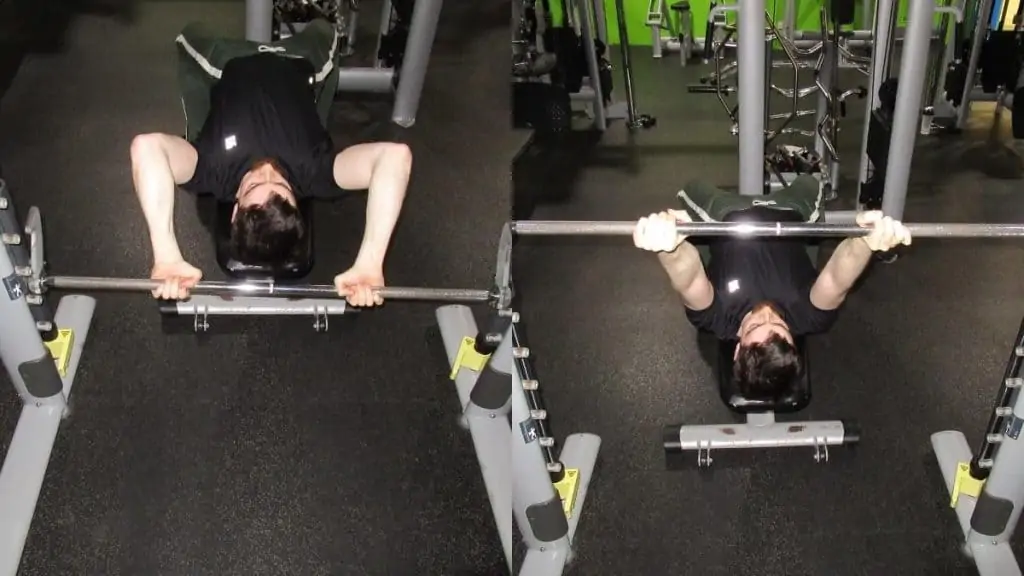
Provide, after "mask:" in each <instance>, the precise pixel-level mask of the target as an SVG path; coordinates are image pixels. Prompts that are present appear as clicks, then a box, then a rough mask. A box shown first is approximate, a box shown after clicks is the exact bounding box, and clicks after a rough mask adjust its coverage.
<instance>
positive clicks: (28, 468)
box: [0, 180, 585, 576]
mask: <svg viewBox="0 0 1024 576" xmlns="http://www.w3.org/2000/svg"><path fill="white" fill-rule="evenodd" d="M25 223H26V226H24V227H22V226H21V224H20V221H19V219H18V218H17V215H16V214H15V211H14V201H13V199H12V198H11V195H10V193H9V191H8V190H7V187H6V184H5V183H4V182H3V181H2V180H0V240H2V245H3V249H0V281H2V289H0V363H2V364H3V366H4V368H5V370H6V372H7V374H8V376H9V377H10V379H11V382H12V383H13V384H14V388H15V390H16V391H17V393H18V396H19V398H21V400H22V411H21V415H20V417H19V419H18V424H17V427H16V428H15V431H14V435H13V437H12V438H11V441H10V445H9V447H8V450H7V455H6V458H5V459H4V462H3V466H2V468H0V576H15V574H17V572H18V565H19V564H20V561H21V555H22V551H23V550H24V546H25V541H26V539H27V537H28V533H29V529H30V526H31V523H32V518H33V516H34V514H35V507H36V503H37V502H38V499H39V493H40V491H41V490H42V485H43V480H44V478H45V474H46V468H47V466H48V464H49V460H50V454H51V453H52V451H53V445H54V442H55V440H56V437H57V431H58V429H59V427H60V422H61V420H62V419H63V418H64V416H65V415H67V412H68V400H69V397H70V394H71V388H72V385H73V384H74V380H75V375H76V374H77V370H78V365H79V362H80V360H81V358H82V352H83V349H84V347H85V342H86V339H87V337H88V335H89V328H90V325H91V323H92V318H93V313H94V311H95V307H96V301H95V300H94V299H93V298H90V297H87V296H78V295H70V296H64V297H63V298H61V300H60V304H59V305H58V307H57V311H56V313H55V314H51V313H50V310H49V308H48V307H47V305H46V298H45V296H46V293H45V290H44V288H45V287H46V286H47V285H52V286H55V287H58V286H59V287H64V288H71V287H74V286H77V287H79V288H82V289H86V290H129V291H148V290H150V289H151V288H152V287H153V285H154V282H153V281H151V280H131V279H113V278H89V277H72V276H51V277H46V276H44V275H43V274H42V272H43V252H42V248H43V237H42V234H41V218H40V216H39V211H38V210H37V209H35V208H31V209H30V210H29V211H28V217H27V218H26V222H25ZM511 247H512V234H511V229H510V226H509V225H506V226H505V228H504V230H503V233H502V237H501V241H500V242H499V250H498V258H497V261H498V264H497V269H498V271H497V273H496V274H495V278H494V281H495V287H494V289H493V291H486V290H484V291H478V290H454V291H451V290H434V289H429V288H412V289H409V288H389V289H386V290H393V292H391V293H388V292H387V291H386V290H385V294H386V295H390V296H392V297H396V298H397V299H412V300H427V301H441V302H471V303H475V302H488V303H489V304H490V308H489V313H488V319H487V324H486V327H485V328H484V329H483V330H478V329H477V325H476V322H475V320H474V318H473V313H472V311H471V310H470V309H469V308H468V307H466V306H462V305H453V306H445V307H442V308H440V309H438V311H437V320H438V323H439V325H440V329H441V333H442V335H443V337H444V341H445V348H446V349H447V350H448V356H449V363H450V365H451V367H452V370H451V371H450V375H451V378H452V379H453V380H455V384H456V389H457V390H458V395H459V398H460V400H461V406H462V417H463V420H462V421H463V423H464V424H465V425H466V427H467V428H468V429H469V431H470V433H471V435H472V437H473V445H474V448H475V450H476V455H477V459H478V461H479V463H480V468H481V472H482V474H483V477H484V482H485V484H486V486H487V493H488V496H489V498H490V502H491V508H492V512H493V514H494V518H495V522H496V524H497V528H498V532H499V534H500V535H501V539H502V544H503V546H504V549H505V551H506V555H507V556H508V562H509V566H511V543H512V516H513V515H512V507H511V505H510V503H511V502H512V501H513V496H512V487H511V485H510V481H511V471H510V468H509V466H510V463H512V462H513V458H512V442H510V435H511V431H510V429H509V424H508V414H509V411H510V410H509V407H510V405H511V404H512V400H511V398H510V396H511V394H510V391H511V380H512V377H511V374H510V373H511V371H512V350H513V348H514V346H513V336H512V328H511V325H512V320H513V314H512V312H511V310H510V305H511V301H512V288H511V286H512V285H511V280H510V278H509V260H510V258H511ZM197 289H198V290H199V291H203V290H206V291H208V292H211V293H214V294H223V293H228V294H236V295H237V294H240V293H242V294H251V293H252V292H253V291H255V292H256V293H260V294H265V295H267V297H268V299H274V298H277V299H278V300H280V301H284V299H287V298H293V297H300V298H301V297H304V296H310V295H313V296H324V297H326V296H327V294H328V293H329V292H330V291H332V290H333V287H329V286H293V285H276V286H275V285H269V286H268V285H260V284H259V283H249V284H246V283H241V284H230V283H216V282H210V283H200V284H199V286H198V287H197ZM247 297H248V296H238V297H236V298H235V299H240V300H244V299H245V298H247ZM285 313H294V312H285ZM515 413H516V414H518V412H515ZM531 417H532V415H531ZM517 422H524V420H519V419H517ZM515 438H517V436H515V435H512V439H515ZM521 468H523V467H520V466H516V467H515V468H514V469H515V470H517V471H519V470H520V469H521ZM580 485H582V482H581V483H580ZM583 491H585V486H583V487H582V488H580V492H581V493H582V492H583ZM580 499H581V500H582V497H580ZM544 527H549V525H543V526H542V528H544ZM548 534H550V533H549V532H545V533H544V535H548ZM538 574H539V573H538Z"/></svg>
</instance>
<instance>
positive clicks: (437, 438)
mask: <svg viewBox="0 0 1024 576" xmlns="http://www.w3.org/2000/svg"><path fill="white" fill-rule="evenodd" d="M375 6H379V4H378V3H372V4H371V3H369V2H364V9H365V12H364V14H365V17H364V19H363V29H364V31H367V33H368V34H369V31H371V30H373V29H374V26H375V23H376V21H377V19H378V16H377V15H378V14H379V12H380V11H379V9H376V8H375ZM509 10H510V8H509V4H508V2H502V1H500V0H499V1H488V2H474V3H465V4H463V3H458V2H449V3H447V5H446V6H445V7H444V10H443V12H442V16H441V24H440V28H439V31H438V36H437V41H436V44H435V46H434V51H433V59H432V61H431V63H430V71H429V76H428V78H427V82H426V86H425V89H424V93H423V100H422V106H421V108H420V111H419V116H418V121H417V123H416V126H415V127H414V128H412V129H410V130H401V129H397V128H395V127H393V126H391V125H390V123H389V122H388V121H387V118H388V117H389V112H390V105H389V102H387V101H379V100H377V99H366V98H357V97H355V96H347V97H342V99H341V100H340V101H339V103H338V105H337V106H336V111H335V114H334V116H333V118H332V133H333V134H334V135H335V138H336V140H337V144H339V145H347V144H353V143H357V142H362V141H370V140H375V139H397V140H400V141H404V142H407V143H408V144H409V145H410V146H411V147H412V149H413V153H414V156H415V168H414V172H413V176H412V184H411V187H410V190H409V194H408V199H407V203H406V208H405V211H404V215H403V218H402V221H401V223H400V225H399V228H398V230H397V232H396V234H395V238H394V243H393V245H392V246H393V247H392V249H391V252H390V254H389V257H388V261H387V269H386V276H387V277H388V280H389V282H390V283H391V284H392V285H395V286H438V287H445V286H454V287H480V288H488V287H490V286H491V285H492V283H493V275H494V260H495V255H496V251H497V244H498V237H499V233H500V229H501V224H502V223H503V222H504V221H505V220H506V219H507V216H508V210H509V202H510V199H509V196H510V195H509V186H510V184H509V162H510V159H511V158H512V156H513V155H514V154H515V152H516V150H518V149H519V147H520V146H521V145H522V143H523V140H524V137H523V135H521V134H515V133H513V132H512V131H511V129H510V127H509V123H508V116H507V112H506V110H507V106H508V101H507V94H508V92H507V78H506V76H505V69H504V68H501V67H496V66H494V63H495V62H498V61H501V60H500V59H501V58H503V57H504V58H507V42H508V22H509ZM0 15H2V16H3V17H2V18H0V22H3V24H2V25H0V30H2V32H0V34H2V35H0V38H2V39H3V42H2V43H0V60H2V62H3V64H2V68H0V79H2V80H3V86H5V87H8V86H9V89H7V90H6V95H5V96H4V97H3V100H2V110H0V123H2V126H3V130H2V133H3V138H2V140H0V160H2V164H3V169H4V177H5V178H6V179H7V181H8V183H9V184H10V186H11V187H12V190H13V191H14V193H15V194H16V196H17V198H18V202H19V207H20V211H21V212H22V214H24V212H25V211H27V209H28V206H29V205H37V206H39V207H40V208H41V210H42V213H43V215H44V220H45V222H46V231H47V234H48V236H46V246H47V248H48V256H49V264H50V269H51V270H53V271H60V273H67V274H81V275H112V276H129V277H140V276H144V275H146V274H147V273H148V266H149V264H150V262H149V258H150V257H151V256H150V254H149V252H150V250H149V247H148V241H147V235H146V230H145V225H144V222H143V218H142V213H141V211H140V210H139V207H138V202H137V201H136V200H135V199H134V197H133V192H132V185H131V176H130V168H129V161H128V145H129V143H130V141H131V138H132V136H133V135H135V134H136V133H140V132H146V131H165V132H170V133H179V132H180V131H181V130H182V129H183V118H182V114H181V108H180V104H179V101H178V95H177V92H176V90H177V87H176V61H175V58H176V55H175V49H174V44H173V40H174V37H175V35H176V34H177V33H178V31H179V30H180V29H181V28H182V27H183V26H184V25H185V24H186V23H187V22H189V21H192V20H205V21H206V22H208V23H209V24H210V25H211V26H214V27H216V28H217V29H222V30H223V31H224V33H225V34H231V35H235V34H237V35H241V33H242V26H243V21H244V20H243V4H242V3H241V2H213V1H203V2H198V1H197V2H145V3H139V4H134V5H131V4H129V3H127V2H119V1H114V2H107V3H106V5H105V6H104V5H99V4H98V3H85V2H41V3H33V2H31V0H25V1H24V2H13V1H9V2H5V3H3V5H0ZM361 40H362V44H361V47H362V49H363V50H364V51H366V50H370V51H371V52H372V50H373V45H374V39H373V38H372V37H369V36H367V37H366V38H361ZM19 66H20V68H19ZM15 71H16V75H15V74H14V73H15ZM12 77H13V81H12ZM193 204H194V203H192V202H190V201H179V202H178V214H177V217H176V222H177V223H178V230H179V233H178V238H179V240H180V242H181V244H182V248H183V250H184V252H185V253H186V254H187V255H190V256H191V257H192V258H193V259H194V260H195V262H196V263H197V264H198V265H200V267H201V268H203V270H204V271H205V272H206V274H207V276H208V277H210V278H222V277H223V275H222V274H221V272H220V270H218V269H217V267H216V264H215V260H214V256H213V250H212V248H213V242H212V240H211V238H210V236H209V233H208V231H207V230H206V229H205V228H204V227H203V225H202V224H201V222H200V218H199V217H198V216H197V214H196V209H195V206H194V205H193ZM364 204H365V202H364V200H363V199H361V198H355V199H352V200H348V201H345V202H342V203H339V204H337V205H330V204H321V205H318V206H317V214H316V223H315V226H316V229H317V240H316V242H317V248H316V250H317V252H316V258H317V266H316V269H315V270H314V272H313V275H312V276H311V277H310V279H309V280H310V281H311V282H313V283H327V282H330V280H331V278H332V277H333V275H334V274H335V273H337V272H340V271H341V270H343V269H345V268H346V267H347V266H348V265H349V264H350V263H351V261H352V258H353V257H354V255H355V252H356V249H357V247H358V243H359V238H360V236H361V234H362V229H363V213H364ZM98 301H99V304H98V308H97V311H96V318H95V321H94V325H93V328H92V332H91V333H90V335H89V341H88V343H87V345H86V354H85V357H84V360H83V363H82V366H81V369H80V372H79V376H78V379H77V380H76V383H75V388H74V393H73V398H72V399H73V409H74V411H73V414H72V416H71V417H70V418H69V419H68V420H67V421H66V422H65V423H64V424H63V426H62V428H61V432H60V436H59V438H58V441H57V445H56V448H55V451H54V454H53V458H52V460H51V464H50V467H49V470H48V473H47V477H46V483H45V486H44V488H43V491H42V495H41V498H40V501H39V505H38V508H37V514H36V518H35V520H34V522H33V524H32V531H31V534H30V537H29V540H28V544H27V546H26V550H25V554H24V559H23V562H22V565H21V574H23V575H26V576H29V575H34V574H40V575H43V574H45V575H47V576H52V575H57V574H63V575H72V574H76V575H100V574H103V575H110V576H113V575H117V574H125V575H133V576H137V575H143V574H145V575H157V574H167V575H172V574H173V575H184V574H217V575H228V574H238V575H253V574H301V575H311V574H330V575H341V574H353V575H355V574H401V575H406V574H408V575H413V574H494V573H495V570H496V569H495V568H494V567H495V566H499V567H500V566H502V565H504V559H503V558H502V554H501V547H500V545H499V543H498V538H497V532H496V530H495V529H494V520H493V517H492V516H491V513H490V511H489V508H488V504H487V497H486V492H485V490H484V487H483V483H482V481H481V478H480V472H479V469H478V468H477V463H476V457H475V455H474V453H473V446H472V443H471V441H470V438H469V436H468V433H467V432H465V431H464V430H463V429H461V428H460V427H459V426H458V423H457V416H458V413H459V407H458V401H457V397H456V395H455V392H454V388H453V387H452V386H451V384H450V382H448V381H447V379H446V372H447V367H446V361H445V356H444V350H443V347H442V345H441V340H440V336H439V334H438V333H437V330H436V328H434V326H435V321H434V317H433V314H434V306H432V305H429V304H405V303H393V304H391V305H388V306H385V307H384V308H383V309H381V310H379V311H374V312H367V313H363V314H361V315H359V316H355V317H341V318H338V317H334V318H332V319H331V327H330V328H331V329H330V331H329V332H328V333H326V334H317V333H315V332H314V331H313V329H312V318H305V317H301V318H299V317H296V318H285V319H259V318H251V319H246V318H241V319H221V318H214V319H212V320H211V324H212V331H211V334H210V335H209V336H207V337H204V338H198V339H197V338H196V336H194V335H193V334H191V328H188V330H185V331H180V332H184V333H178V332H179V331H177V330H171V332H173V334H170V335H168V334H165V333H164V331H163V327H162V326H161V319H160V317H159V315H158V314H157V311H156V308H155V304H154V303H153V302H152V300H151V299H150V298H149V297H148V296H146V295H141V294H140V295H118V294H102V295H98ZM182 321H183V322H184V323H185V324H186V326H188V327H190V326H191V320H189V319H182ZM170 328H174V327H173V326H171V327H170ZM0 380H3V382H0V386H2V387H3V388H4V389H5V391H4V393H3V394H0V398H2V403H0V438H2V439H3V440H2V442H3V443H4V444H3V445H4V449H5V450H6V443H7V441H8V438H10V434H11V432H13V428H14V424H15V422H16V419H17V414H18V410H17V408H18V404H17V400H16V398H15V397H14V394H11V393H9V392H7V390H9V389H10V388H9V383H8V382H7V381H6V376H3V377H0Z"/></svg>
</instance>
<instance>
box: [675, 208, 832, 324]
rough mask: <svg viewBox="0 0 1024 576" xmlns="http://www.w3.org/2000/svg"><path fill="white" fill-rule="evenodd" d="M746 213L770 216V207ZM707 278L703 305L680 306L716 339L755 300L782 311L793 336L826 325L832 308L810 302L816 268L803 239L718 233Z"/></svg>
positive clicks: (761, 216)
mask: <svg viewBox="0 0 1024 576" xmlns="http://www.w3.org/2000/svg"><path fill="white" fill-rule="evenodd" d="M760 210H764V211H766V212H767V213H766V214H759V213H757V212H758V211H759V209H758V208H753V209H751V210H748V211H747V212H748V213H752V214H751V215H752V216H755V217H754V218H752V219H756V220H760V221H774V220H772V218H771V215H770V209H760ZM710 249H711V260H710V262H709V263H708V270H707V272H708V279H709V280H710V281H711V285H712V286H714V289H715V296H714V300H713V301H712V302H711V306H708V307H707V308H706V309H704V310H690V309H687V310H686V316H687V318H689V319H690V322H692V323H693V325H694V326H696V327H697V328H699V329H701V330H707V331H708V332H711V333H712V334H714V335H715V336H716V337H718V338H719V339H722V340H735V339H736V333H737V332H738V331H739V328H740V322H741V321H742V320H743V317H744V316H745V315H746V314H747V312H750V310H751V309H752V308H753V307H754V306H755V305H757V304H759V303H761V302H765V301H768V302H771V303H772V304H773V305H775V306H776V307H777V308H778V309H779V312H780V313H781V314H782V317H783V319H784V320H785V321H786V323H787V324H788V325H789V328H790V331H791V332H792V333H793V335H794V336H799V335H805V334H816V333H820V332H824V331H826V330H828V329H829V328H830V327H831V326H832V324H833V323H834V322H835V320H836V317H837V315H838V311H837V310H819V309H818V308H816V307H815V306H814V304H812V303H811V287H812V286H813V285H814V282H815V280H816V279H817V277H818V271H817V270H816V269H815V267H814V263H813V262H811V258H810V255H808V253H807V244H806V243H805V242H804V241H802V240H798V239H786V238H771V239H769V238H735V237H722V238H717V239H714V240H713V241H712V242H711V243H710Z"/></svg>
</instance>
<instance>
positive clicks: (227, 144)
mask: <svg viewBox="0 0 1024 576" xmlns="http://www.w3.org/2000/svg"><path fill="white" fill-rule="evenodd" d="M235 146H238V138H235V135H234V134H232V135H231V136H228V137H227V138H225V139H224V149H225V150H231V149H232V148H234V147H235Z"/></svg>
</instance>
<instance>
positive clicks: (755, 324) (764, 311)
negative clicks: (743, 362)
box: [736, 302, 793, 353]
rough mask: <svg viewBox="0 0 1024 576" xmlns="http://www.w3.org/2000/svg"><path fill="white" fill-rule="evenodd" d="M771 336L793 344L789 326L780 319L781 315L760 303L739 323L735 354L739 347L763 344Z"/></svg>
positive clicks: (767, 305)
mask: <svg viewBox="0 0 1024 576" xmlns="http://www.w3.org/2000/svg"><path fill="white" fill-rule="evenodd" d="M772 334H778V335H779V336H781V337H782V338H784V339H785V340H786V341H787V342H789V343H790V344H792V343H793V335H792V334H791V333H790V331H789V325H787V324H786V321H785V320H783V319H782V315H781V314H779V313H778V311H776V310H775V308H773V307H772V305H771V304H770V303H768V302H762V303H760V304H758V305H756V306H754V309H753V310H751V311H750V312H747V315H746V316H744V317H743V320H742V321H741V322H740V329H739V332H737V333H736V336H737V337H738V338H739V344H738V345H737V346H736V352H737V353H739V349H740V346H750V345H753V344H759V343H761V342H764V341H765V340H767V339H768V338H769V337H771V336H772Z"/></svg>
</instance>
